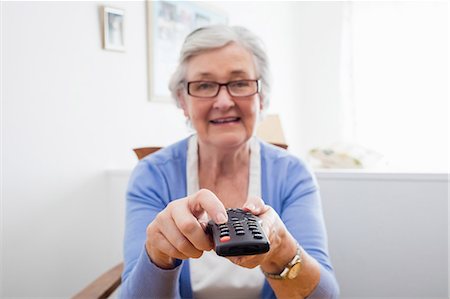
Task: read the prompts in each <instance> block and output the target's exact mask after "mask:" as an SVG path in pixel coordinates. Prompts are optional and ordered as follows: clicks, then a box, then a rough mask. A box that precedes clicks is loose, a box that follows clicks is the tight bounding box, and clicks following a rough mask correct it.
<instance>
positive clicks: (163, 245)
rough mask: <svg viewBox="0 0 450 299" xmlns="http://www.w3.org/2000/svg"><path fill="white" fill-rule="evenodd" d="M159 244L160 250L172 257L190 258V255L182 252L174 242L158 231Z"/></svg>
mask: <svg viewBox="0 0 450 299" xmlns="http://www.w3.org/2000/svg"><path fill="white" fill-rule="evenodd" d="M156 240H157V244H158V248H157V249H158V250H159V251H160V252H162V253H164V254H166V255H168V256H170V257H172V258H176V259H180V260H185V259H188V258H189V256H187V255H185V254H183V253H182V252H180V251H179V250H178V249H177V248H175V247H174V246H173V245H172V243H171V242H170V241H169V240H167V238H166V237H165V236H164V235H163V234H161V233H158V236H156Z"/></svg>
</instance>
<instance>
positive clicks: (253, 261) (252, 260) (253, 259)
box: [228, 254, 265, 269]
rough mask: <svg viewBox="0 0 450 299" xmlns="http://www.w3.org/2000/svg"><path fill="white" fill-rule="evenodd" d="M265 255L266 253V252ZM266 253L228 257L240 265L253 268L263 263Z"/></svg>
mask: <svg viewBox="0 0 450 299" xmlns="http://www.w3.org/2000/svg"><path fill="white" fill-rule="evenodd" d="M264 255H265V254H264ZM264 255H262V254H258V255H247V256H231V257H228V259H229V260H230V261H231V262H232V263H233V264H236V265H238V266H241V267H244V268H248V269H252V268H255V267H257V266H259V265H260V264H261V262H262V261H263V259H264Z"/></svg>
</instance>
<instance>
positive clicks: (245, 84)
mask: <svg viewBox="0 0 450 299" xmlns="http://www.w3.org/2000/svg"><path fill="white" fill-rule="evenodd" d="M233 85H234V86H235V87H238V88H239V87H248V85H249V83H248V82H247V81H236V82H234V83H233Z"/></svg>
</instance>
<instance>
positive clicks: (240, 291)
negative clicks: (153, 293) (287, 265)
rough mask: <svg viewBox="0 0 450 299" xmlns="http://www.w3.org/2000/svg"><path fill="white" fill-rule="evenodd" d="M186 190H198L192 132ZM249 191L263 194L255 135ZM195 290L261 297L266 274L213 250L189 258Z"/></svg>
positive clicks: (198, 298)
mask: <svg viewBox="0 0 450 299" xmlns="http://www.w3.org/2000/svg"><path fill="white" fill-rule="evenodd" d="M186 172H187V193H188V195H190V194H193V193H195V192H197V191H198V190H199V181H198V143H197V135H192V136H191V138H190V139H189V144H188V155H187V167H186ZM248 195H254V196H259V197H261V159H260V147H259V142H258V140H257V139H256V138H252V140H251V141H250V171H249V190H248ZM189 263H190V271H191V285H192V293H193V295H194V298H195V299H210V298H215V299H221V298H224V299H225V298H226V299H228V298H236V299H239V298H242V299H244V298H245V299H252V298H260V294H261V291H262V287H263V284H264V279H265V278H264V274H263V273H262V272H261V270H260V269H259V266H258V267H256V268H253V269H247V268H243V267H240V266H237V265H235V264H233V263H232V262H230V261H229V260H228V259H226V258H224V257H220V256H218V255H217V254H216V253H215V251H214V250H211V251H208V252H204V253H203V255H202V257H200V258H198V259H190V260H189Z"/></svg>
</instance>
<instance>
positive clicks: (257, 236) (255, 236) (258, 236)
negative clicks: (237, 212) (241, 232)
mask: <svg viewBox="0 0 450 299" xmlns="http://www.w3.org/2000/svg"><path fill="white" fill-rule="evenodd" d="M253 238H255V239H262V238H263V236H262V235H261V234H255V235H253Z"/></svg>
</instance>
